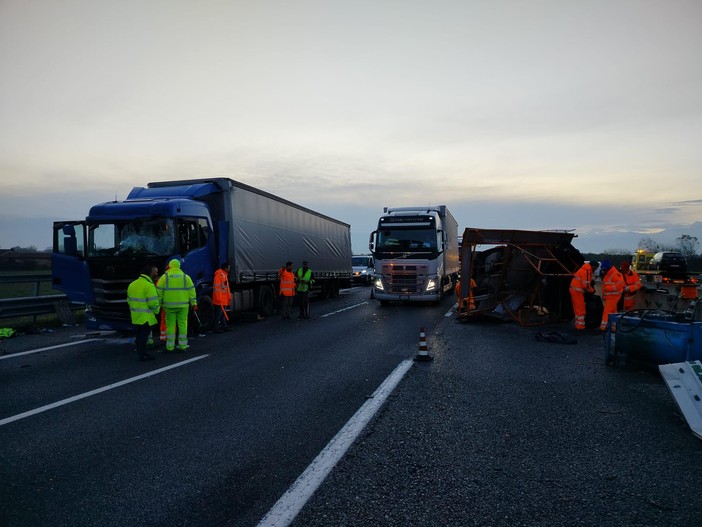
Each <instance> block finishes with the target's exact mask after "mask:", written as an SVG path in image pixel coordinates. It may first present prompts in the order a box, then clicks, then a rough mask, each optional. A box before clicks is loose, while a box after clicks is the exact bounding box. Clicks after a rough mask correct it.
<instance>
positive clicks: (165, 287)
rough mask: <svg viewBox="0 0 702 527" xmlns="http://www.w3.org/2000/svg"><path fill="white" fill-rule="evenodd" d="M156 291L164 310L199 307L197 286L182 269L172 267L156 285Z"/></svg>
mask: <svg viewBox="0 0 702 527" xmlns="http://www.w3.org/2000/svg"><path fill="white" fill-rule="evenodd" d="M156 291H157V292H158V296H159V298H161V303H162V305H163V308H164V309H179V308H187V307H188V305H193V306H195V305H197V300H196V299H195V298H196V297H195V285H193V281H192V280H191V279H190V277H189V276H188V275H187V274H185V273H184V272H183V271H181V270H180V267H173V266H171V268H170V269H168V270H166V272H165V273H163V276H162V277H161V278H160V279H159V281H158V284H157V285H156Z"/></svg>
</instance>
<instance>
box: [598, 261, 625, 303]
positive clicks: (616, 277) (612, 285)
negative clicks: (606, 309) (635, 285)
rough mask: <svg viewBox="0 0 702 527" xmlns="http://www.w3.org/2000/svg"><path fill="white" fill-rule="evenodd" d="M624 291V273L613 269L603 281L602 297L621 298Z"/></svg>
mask: <svg viewBox="0 0 702 527" xmlns="http://www.w3.org/2000/svg"><path fill="white" fill-rule="evenodd" d="M623 291H624V277H623V276H622V273H620V272H619V271H617V269H616V268H614V267H612V268H611V269H610V270H609V271H608V272H607V274H606V275H605V276H604V278H603V279H602V296H603V297H605V298H607V297H608V296H621V294H622V292H623Z"/></svg>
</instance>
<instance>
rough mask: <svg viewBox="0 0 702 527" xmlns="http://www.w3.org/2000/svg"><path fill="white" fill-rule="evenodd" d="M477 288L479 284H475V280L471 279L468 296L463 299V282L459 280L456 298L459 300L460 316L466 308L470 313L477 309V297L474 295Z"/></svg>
mask: <svg viewBox="0 0 702 527" xmlns="http://www.w3.org/2000/svg"><path fill="white" fill-rule="evenodd" d="M476 287H477V284H476V283H475V280H473V279H472V278H471V279H470V287H469V289H468V296H467V297H463V296H462V293H461V281H460V280H459V281H458V282H456V298H458V313H459V314H460V313H461V312H462V311H463V309H464V308H467V309H468V311H472V310H474V309H475V295H474V294H473V291H474V290H475V288H476Z"/></svg>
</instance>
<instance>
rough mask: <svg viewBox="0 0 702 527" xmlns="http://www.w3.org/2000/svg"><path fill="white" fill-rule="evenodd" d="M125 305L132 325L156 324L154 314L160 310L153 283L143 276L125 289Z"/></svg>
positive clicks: (149, 278)
mask: <svg viewBox="0 0 702 527" xmlns="http://www.w3.org/2000/svg"><path fill="white" fill-rule="evenodd" d="M127 304H128V305H129V314H130V315H131V317H132V324H134V325H135V326H141V325H143V324H149V325H151V326H153V325H154V324H156V313H158V310H159V309H160V302H159V301H158V294H157V293H156V287H155V286H154V281H153V280H152V279H151V277H150V276H147V275H145V274H143V275H141V276H140V277H139V278H137V279H136V280H134V281H133V282H132V283H131V284H129V287H128V288H127Z"/></svg>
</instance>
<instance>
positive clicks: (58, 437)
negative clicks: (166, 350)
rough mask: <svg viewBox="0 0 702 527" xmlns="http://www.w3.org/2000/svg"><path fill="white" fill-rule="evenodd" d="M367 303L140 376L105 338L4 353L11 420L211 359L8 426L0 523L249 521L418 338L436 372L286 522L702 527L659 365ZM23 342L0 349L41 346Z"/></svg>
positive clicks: (5, 404)
mask: <svg viewBox="0 0 702 527" xmlns="http://www.w3.org/2000/svg"><path fill="white" fill-rule="evenodd" d="M367 293H368V292H367V289H363V288H354V289H353V290H350V291H348V292H346V294H344V295H343V296H342V297H341V298H338V299H334V300H330V301H324V302H315V303H313V305H312V314H313V320H311V321H300V322H298V321H293V322H290V323H289V324H286V323H285V322H284V321H282V320H279V319H278V318H277V317H274V318H272V319H271V320H268V321H265V322H260V323H253V324H241V325H236V326H235V328H234V331H232V332H230V333H227V334H224V335H208V336H207V337H204V338H202V339H197V340H195V341H194V342H193V343H192V347H193V351H192V352H190V353H189V354H188V355H187V356H185V357H183V356H178V357H164V356H162V355H160V356H159V357H158V360H156V361H153V362H151V363H145V364H146V366H145V364H144V363H139V362H137V361H136V360H135V356H134V354H133V352H132V351H131V350H130V347H129V346H128V345H125V344H124V343H122V342H112V341H103V342H95V343H88V344H82V345H80V346H77V347H69V348H65V349H61V350H60V351H58V352H57V351H55V350H52V351H51V352H43V353H40V354H35V355H29V356H23V357H22V358H21V359H20V358H12V359H4V360H0V376H1V377H0V380H1V381H2V382H1V383H0V390H1V391H0V419H4V418H7V417H8V416H12V415H16V414H18V413H20V412H24V411H27V410H30V409H32V408H38V407H41V406H43V405H47V404H49V403H51V402H55V401H57V400H61V399H64V398H66V397H71V396H74V395H76V394H77V393H84V392H86V391H88V390H91V389H96V388H99V387H102V386H106V385H108V384H110V383H115V382H119V381H121V380H124V379H129V378H133V377H134V376H136V375H139V374H143V373H144V372H146V371H158V370H159V369H161V368H164V367H167V366H173V365H176V364H179V363H182V362H184V361H186V360H188V359H193V358H196V357H199V356H203V355H206V357H205V358H202V359H199V360H195V361H194V362H190V363H186V364H184V365H182V366H179V367H177V368H173V369H171V370H168V371H166V372H163V373H159V374H156V375H153V376H152V377H148V378H146V379H141V380H138V381H135V382H132V383H130V384H127V385H123V386H119V387H117V388H115V389H112V390H109V391H106V392H102V393H100V394H97V395H95V396H92V397H88V398H85V399H81V400H80V401H76V402H74V403H71V404H66V405H64V406H61V407H58V408H54V409H51V410H49V411H46V412H43V413H41V414H37V415H33V416H31V417H27V418H25V419H21V420H18V421H14V422H11V423H9V424H6V425H3V426H0V461H1V464H0V481H1V483H0V485H1V486H2V488H0V491H1V494H0V497H1V498H2V501H0V521H1V522H2V523H1V524H2V525H12V526H15V525H232V526H255V525H257V524H258V522H259V521H260V520H261V518H263V517H264V515H265V514H266V513H267V512H268V511H269V510H270V509H271V507H273V505H274V504H275V502H276V501H277V500H278V498H279V497H280V496H281V495H283V494H284V493H285V491H286V490H288V489H290V488H291V486H292V485H293V483H294V482H295V480H296V478H297V477H298V476H299V475H300V474H302V473H303V471H304V470H305V468H306V467H308V466H309V464H310V463H311V462H312V461H313V460H314V458H315V457H316V456H317V454H318V453H319V452H320V451H322V450H323V449H324V448H325V446H326V445H328V443H329V441H330V440H331V439H332V437H333V436H334V435H335V434H336V432H337V431H338V430H340V429H341V428H342V427H343V426H344V424H345V423H347V421H348V420H349V419H350V418H351V417H352V415H353V414H354V412H356V410H357V409H358V408H359V407H361V406H362V405H363V404H364V403H365V402H366V401H367V400H368V399H369V398H371V397H372V395H373V394H374V392H375V390H376V389H377V388H378V386H380V385H381V383H383V381H384V379H386V378H387V376H388V375H389V374H390V373H391V372H392V371H393V370H394V369H395V368H396V367H397V366H398V364H400V363H402V362H403V361H406V360H407V359H411V358H413V357H415V356H416V354H417V348H418V328H419V327H420V326H424V327H426V334H427V343H428V347H429V354H430V355H431V356H432V357H433V360H432V361H430V362H414V363H413V364H412V366H411V367H410V369H409V371H408V372H407V374H406V375H405V376H404V378H403V379H402V381H401V382H400V383H399V385H398V386H397V388H396V389H395V390H394V391H393V392H392V394H391V395H390V397H389V399H388V400H387V402H386V403H385V404H384V405H383V406H382V408H381V410H380V412H379V413H378V414H377V415H376V416H375V417H374V418H373V419H372V420H371V422H370V423H369V424H368V426H366V427H365V428H364V429H363V432H362V433H361V435H360V436H359V438H358V439H357V440H356V441H355V442H354V443H353V445H352V446H351V448H350V449H349V450H348V452H346V454H345V455H344V456H343V458H342V459H341V461H340V462H339V464H338V465H336V467H335V468H334V469H333V470H332V471H331V474H330V475H329V476H328V477H327V478H326V479H325V480H324V482H323V483H322V485H321V486H320V488H319V489H318V490H317V491H316V492H315V493H314V495H313V496H312V498H311V500H310V501H309V502H308V503H307V504H306V505H305V506H304V507H303V508H302V510H301V512H300V513H299V514H298V515H297V517H296V518H295V519H294V521H293V525H295V526H298V527H299V526H308V525H318V526H340V525H347V526H370V525H372V526H407V525H419V526H433V525H437V526H439V525H441V526H443V525H455V526H464V525H465V526H469V525H486V526H488V525H504V526H512V525H525V526H532V525H549V526H550V525H559V526H560V525H588V526H589V525H593V526H594V525H598V526H599V525H617V526H619V525H661V526H667V525H690V526H692V525H702V482H700V477H699V468H698V467H699V462H700V459H701V457H700V456H701V454H702V443H700V440H699V439H697V438H695V437H694V436H693V435H692V434H691V433H690V431H689V428H688V427H687V425H686V423H685V421H684V420H683V419H682V417H681V416H680V413H679V411H678V409H677V407H676V405H675V402H674V401H673V399H672V397H671V396H670V395H669V393H668V391H667V388H666V387H665V385H664V383H663V382H662V380H661V378H660V376H659V375H658V374H657V373H656V372H655V371H635V370H628V369H620V368H611V367H608V366H606V365H605V364H604V343H603V340H602V337H601V336H597V335H586V336H579V338H578V343H577V344H576V345H565V344H553V343H542V342H537V341H536V340H535V339H534V334H535V333H536V332H537V331H543V330H544V329H557V330H561V331H566V330H567V328H566V327H565V326H554V327H549V328H542V327H538V328H536V327H530V328H525V327H520V326H518V325H516V324H514V323H506V324H496V323H463V322H458V321H456V320H455V319H454V318H453V317H446V316H444V315H445V314H446V312H447V311H448V309H449V307H450V305H451V300H450V299H447V300H446V301H445V302H444V303H443V304H442V305H441V306H438V307H434V306H403V305H399V304H393V305H391V306H388V307H387V308H380V307H379V306H378V305H377V303H376V302H374V301H369V300H368V294H367ZM24 338H25V337H21V338H20V339H16V340H14V339H13V340H12V341H5V342H4V343H2V349H3V351H10V352H14V351H18V350H19V349H20V348H22V347H23V346H28V347H36V345H37V344H35V343H30V342H29V341H28V340H24V341H22V340H21V339H24ZM26 338H27V339H29V337H26ZM32 338H38V339H45V340H43V342H47V341H50V342H54V341H55V342H61V341H65V339H66V336H65V335H64V336H63V339H62V338H61V336H60V335H57V334H47V335H42V336H39V337H32ZM25 343H26V344H25ZM43 345H47V344H43ZM10 348H12V349H10Z"/></svg>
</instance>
